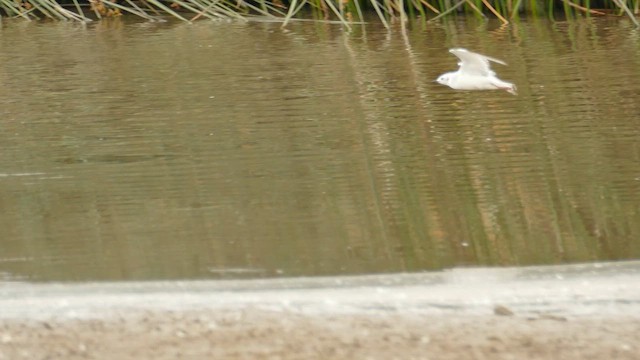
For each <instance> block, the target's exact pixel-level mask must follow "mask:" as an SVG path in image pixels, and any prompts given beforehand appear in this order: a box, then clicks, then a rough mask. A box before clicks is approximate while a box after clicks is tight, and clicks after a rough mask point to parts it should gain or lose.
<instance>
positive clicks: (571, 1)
mask: <svg viewBox="0 0 640 360" xmlns="http://www.w3.org/2000/svg"><path fill="white" fill-rule="evenodd" d="M123 14H130V15H134V16H138V17H141V18H144V19H147V20H150V21H162V20H164V19H166V18H167V17H173V18H176V19H179V20H182V21H194V20H197V19H200V18H208V19H212V20H216V19H235V20H241V21H247V20H269V21H280V22H282V24H283V25H287V24H288V23H290V22H291V21H298V20H300V19H304V18H308V17H311V18H313V19H315V20H317V21H335V22H339V23H341V24H343V25H344V26H346V27H350V24H353V23H356V22H362V21H365V18H368V17H369V16H368V14H373V15H374V16H375V17H376V18H377V19H378V20H379V21H380V22H381V23H382V24H383V25H384V26H386V27H389V26H390V24H391V23H392V22H398V21H399V22H401V23H404V22H406V21H407V20H408V19H417V18H419V19H421V20H422V21H434V20H437V19H440V18H442V17H445V16H457V15H463V14H475V15H476V16H479V17H494V18H497V19H499V20H500V21H501V22H503V23H504V24H507V23H509V21H510V20H514V19H517V18H518V17H520V16H523V15H525V16H536V17H539V16H548V17H553V16H554V15H557V16H562V17H576V16H625V17H628V18H629V19H631V21H633V23H634V24H635V25H636V26H639V27H640V24H639V23H638V20H637V17H638V15H639V14H640V0H0V16H5V17H19V18H22V19H25V20H36V19H43V18H49V19H54V20H72V21H84V22H88V21H93V20H95V19H101V18H103V17H113V16H120V15H123ZM301 14H302V15H301Z"/></svg>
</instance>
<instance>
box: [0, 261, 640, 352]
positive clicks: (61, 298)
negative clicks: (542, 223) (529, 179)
mask: <svg viewBox="0 0 640 360" xmlns="http://www.w3.org/2000/svg"><path fill="white" fill-rule="evenodd" d="M639 269H640V262H624V263H609V264H595V265H573V266H562V267H540V268H514V269H456V270H450V271H444V272H439V273H428V274H409V275H408V274H404V275H402V274H401V275H384V276H363V277H341V278H318V279H276V280H250V281H201V282H167V283H164V282H154V283H118V284H96V283H92V284H28V283H4V284H2V285H0V309H1V310H0V311H1V312H0V359H125V360H126V359H177V358H180V359H203V358H215V359H255V358H259V359H550V358H553V359H584V358H615V359H637V354H639V353H640V347H639V345H638V344H640V287H639V286H638V284H640V272H639V271H638V270H639Z"/></svg>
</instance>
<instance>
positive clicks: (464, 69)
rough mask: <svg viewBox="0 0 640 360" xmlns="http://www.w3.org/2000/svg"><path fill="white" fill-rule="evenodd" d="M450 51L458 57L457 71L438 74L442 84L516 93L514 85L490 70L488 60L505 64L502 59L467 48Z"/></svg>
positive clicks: (454, 87) (453, 87)
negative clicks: (458, 66)
mask: <svg viewBox="0 0 640 360" xmlns="http://www.w3.org/2000/svg"><path fill="white" fill-rule="evenodd" d="M449 52H450V53H452V54H453V55H455V56H457V57H458V58H459V59H460V62H459V63H458V65H460V69H458V71H452V72H448V73H445V74H442V75H440V77H438V79H437V80H436V81H437V82H438V83H440V84H442V85H447V86H448V87H450V88H452V89H456V90H498V89H499V90H506V91H507V92H509V93H511V94H513V95H518V93H517V92H516V86H515V85H514V84H512V83H509V82H506V81H503V80H500V79H498V77H497V76H496V73H495V72H493V71H492V70H491V66H490V65H489V61H493V62H495V63H498V64H502V65H507V64H506V63H505V62H504V61H502V60H498V59H494V58H492V57H489V56H485V55H481V54H476V53H474V52H471V51H469V50H467V49H462V48H455V49H450V50H449Z"/></svg>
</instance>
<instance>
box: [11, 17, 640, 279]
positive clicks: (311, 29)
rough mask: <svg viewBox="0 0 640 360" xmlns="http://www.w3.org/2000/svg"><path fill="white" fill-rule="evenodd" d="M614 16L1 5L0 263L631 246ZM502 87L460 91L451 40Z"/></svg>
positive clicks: (541, 256)
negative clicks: (62, 14) (71, 17)
mask: <svg viewBox="0 0 640 360" xmlns="http://www.w3.org/2000/svg"><path fill="white" fill-rule="evenodd" d="M638 37H639V33H638V31H637V29H635V28H634V27H633V25H632V24H630V23H629V22H628V21H627V20H621V19H614V20H601V19H590V20H579V21H570V22H555V23H553V22H548V21H544V20H540V21H529V22H522V23H519V24H514V25H513V26H510V27H499V24H498V23H494V22H488V23H485V22H481V21H478V20H475V19H471V18H469V19H467V20H466V21H455V20H454V21H448V22H444V23H437V24H433V25H429V26H426V27H425V26H421V25H420V24H416V25H415V26H413V27H412V28H410V29H409V30H408V31H407V32H406V33H405V34H403V33H402V32H401V31H400V29H399V28H397V29H394V30H393V31H392V32H387V31H386V30H384V29H383V28H381V27H378V26H376V25H370V26H367V27H366V28H354V31H353V32H351V33H346V32H345V31H343V30H342V29H341V28H340V27H339V26H336V25H326V24H314V23H296V24H292V25H291V26H290V27H289V28H288V29H286V30H283V29H281V28H280V27H279V26H278V25H277V24H264V23H249V24H239V23H210V22H207V21H202V22H198V23H195V24H192V25H187V24H182V23H163V24H155V23H144V22H127V21H118V20H116V21H104V22H101V23H97V24H90V25H88V26H81V25H78V24H68V23H49V22H43V23H27V22H23V21H7V20H3V22H2V27H1V28H0V85H1V86H0V119H1V120H0V121H1V124H2V126H1V127H0V144H2V151H1V153H0V208H1V211H2V213H1V214H2V215H1V216H0V276H1V277H4V278H5V279H10V280H16V279H27V280H32V281H53V280H65V281H78V280H83V281H84V280H150V279H158V280H159V279H207V278H247V277H249V278H256V277H273V276H303V275H305V276H306V275H336V274H339V275H345V274H364V273H387V272H404V271H408V272H416V271H423V270H434V269H442V268H449V267H455V266H481V265H488V266H513V265H516V266H517V265H533V264H561V263H576V262H593V261H605V260H621V259H637V258H639V257H640V126H639V124H640V123H639V121H640V120H639V119H640V118H639V117H638V115H639V114H640V103H639V102H638V101H637V99H638V95H640V85H638V81H636V80H634V79H637V69H638V68H639V67H640V46H639V44H638V43H639V39H638ZM454 46H460V47H466V48H468V49H470V50H472V51H477V52H480V53H483V54H487V55H490V56H494V57H497V58H500V59H503V60H505V61H506V62H507V63H509V66H508V67H503V66H500V65H496V66H495V70H496V71H497V72H498V74H499V76H500V77H501V78H502V79H504V80H505V81H509V82H514V83H515V84H517V86H518V91H519V96H517V97H516V96H512V95H509V94H507V93H504V92H456V91H453V90H451V89H449V88H447V87H444V86H441V85H438V84H436V83H434V82H433V80H434V79H435V78H436V77H437V76H438V75H439V74H441V73H443V72H446V71H450V70H455V68H456V67H457V66H456V58H455V57H453V56H452V55H451V54H449V53H448V52H447V49H448V48H449V47H454Z"/></svg>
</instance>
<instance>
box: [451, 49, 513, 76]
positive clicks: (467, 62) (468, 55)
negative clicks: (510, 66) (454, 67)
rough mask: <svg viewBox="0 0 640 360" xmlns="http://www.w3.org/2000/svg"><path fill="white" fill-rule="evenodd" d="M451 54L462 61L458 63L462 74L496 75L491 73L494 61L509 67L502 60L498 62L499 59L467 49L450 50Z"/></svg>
mask: <svg viewBox="0 0 640 360" xmlns="http://www.w3.org/2000/svg"><path fill="white" fill-rule="evenodd" d="M449 52H450V53H452V54H453V55H455V56H457V57H458V58H459V59H460V60H461V61H460V62H459V63H458V65H460V72H461V73H465V74H468V75H480V76H489V75H495V73H494V72H493V71H491V66H490V65H489V61H493V62H496V63H498V64H502V65H507V64H506V63H505V62H504V61H502V60H498V59H495V58H492V57H489V56H484V55H481V54H476V53H474V52H471V51H469V50H467V49H462V48H455V49H451V50H449Z"/></svg>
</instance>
